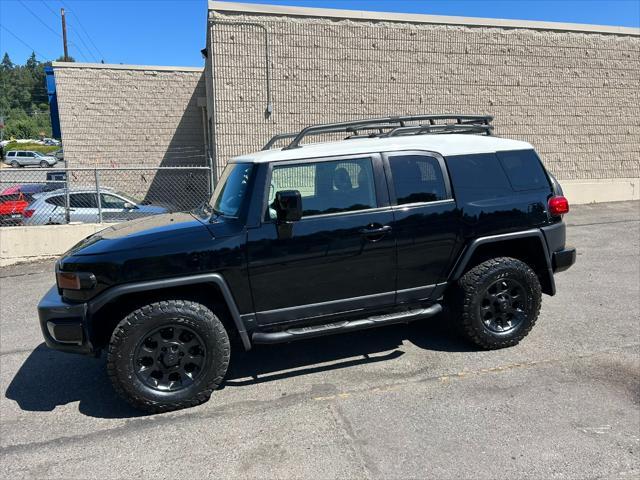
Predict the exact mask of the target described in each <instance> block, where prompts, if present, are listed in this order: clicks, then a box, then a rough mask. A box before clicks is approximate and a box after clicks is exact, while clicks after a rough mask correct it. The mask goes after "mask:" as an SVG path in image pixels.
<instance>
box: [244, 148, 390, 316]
mask: <svg viewBox="0 0 640 480" xmlns="http://www.w3.org/2000/svg"><path fill="white" fill-rule="evenodd" d="M268 178H269V179H270V180H267V185H269V187H270V188H268V193H267V195H266V196H267V197H268V198H265V199H264V207H263V215H264V216H263V220H262V222H261V225H260V226H259V227H257V228H251V229H249V231H248V258H249V276H250V281H251V287H252V293H253V298H254V305H255V309H256V317H257V321H258V323H260V324H272V323H278V322H285V321H292V320H302V319H310V318H316V317H323V316H328V315H331V314H336V313H344V312H354V313H355V312H359V311H362V310H366V309H372V308H377V307H380V306H383V305H389V304H393V303H394V300H395V263H396V260H395V232H394V231H393V229H392V228H391V227H390V224H391V222H392V221H393V214H392V212H391V208H390V207H389V203H388V194H387V191H386V185H385V184H384V174H383V169H382V163H381V158H380V156H379V155H377V154H375V155H359V156H349V157H339V158H332V159H323V160H317V161H311V160H302V161H297V162H282V163H281V162H278V163H276V164H274V165H272V166H271V171H270V173H269V174H268ZM280 190H299V191H300V193H301V196H302V208H303V217H302V219H301V220H299V221H297V222H293V223H292V224H289V225H282V224H278V223H277V222H276V219H275V210H273V208H272V202H273V199H274V197H275V194H276V192H277V191H280ZM287 229H288V230H287Z"/></svg>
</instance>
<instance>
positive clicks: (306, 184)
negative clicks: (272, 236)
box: [268, 157, 377, 220]
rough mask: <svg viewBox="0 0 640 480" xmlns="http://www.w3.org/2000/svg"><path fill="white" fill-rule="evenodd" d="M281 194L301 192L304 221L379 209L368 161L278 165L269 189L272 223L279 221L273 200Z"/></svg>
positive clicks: (346, 160) (269, 213)
mask: <svg viewBox="0 0 640 480" xmlns="http://www.w3.org/2000/svg"><path fill="white" fill-rule="evenodd" d="M280 190H298V191H299V192H300V195H301V197H302V210H303V212H302V215H303V216H304V217H311V216H314V215H325V214H329V213H340V212H350V211H357V210H365V209H368V208H375V207H376V206H377V201H376V191H375V186H374V180H373V166H372V163H371V158H368V157H367V158H354V159H345V160H336V161H328V162H304V163H300V164H293V165H292V164H289V165H275V166H274V167H273V173H272V175H271V185H270V188H269V211H268V217H269V218H270V219H272V220H273V219H275V218H276V213H275V210H274V208H273V200H274V199H275V194H276V192H278V191H280Z"/></svg>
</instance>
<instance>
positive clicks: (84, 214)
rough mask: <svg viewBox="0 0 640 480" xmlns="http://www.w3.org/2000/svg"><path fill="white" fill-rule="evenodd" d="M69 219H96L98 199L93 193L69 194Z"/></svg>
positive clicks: (85, 220)
mask: <svg viewBox="0 0 640 480" xmlns="http://www.w3.org/2000/svg"><path fill="white" fill-rule="evenodd" d="M69 220H70V221H71V222H83V223H93V222H97V221H98V200H97V197H96V194H95V193H90V192H87V193H72V194H70V195H69Z"/></svg>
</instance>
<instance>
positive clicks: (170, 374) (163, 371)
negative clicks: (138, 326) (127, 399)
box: [133, 323, 207, 392]
mask: <svg viewBox="0 0 640 480" xmlns="http://www.w3.org/2000/svg"><path fill="white" fill-rule="evenodd" d="M206 356H207V348H206V346H205V344H204V342H203V341H202V339H201V338H200V336H199V335H198V334H197V333H196V332H194V331H193V330H192V329H190V328H188V327H186V326H184V325H180V324H177V323H175V324H168V325H163V326H162V327H161V328H157V329H155V330H152V331H151V332H149V333H148V334H147V335H145V336H144V338H143V339H142V340H141V341H140V343H139V344H138V346H137V348H136V351H135V354H134V359H133V360H134V362H135V371H136V374H137V375H138V378H139V379H140V380H141V381H142V383H144V384H145V385H146V386H147V387H150V388H153V389H155V390H160V391H170V392H172V391H176V390H180V389H182V388H185V387H188V386H189V385H191V384H192V383H193V382H194V381H195V380H196V379H197V378H198V377H199V376H200V375H201V374H202V369H203V365H204V363H205V361H206Z"/></svg>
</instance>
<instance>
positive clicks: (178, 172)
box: [0, 166, 213, 226]
mask: <svg viewBox="0 0 640 480" xmlns="http://www.w3.org/2000/svg"><path fill="white" fill-rule="evenodd" d="M211 178H212V176H211V169H210V167H145V166H133V167H120V168H65V169H56V168H55V167H54V168H2V169H0V226H11V225H26V226H28V225H55V224H67V223H78V222H79V223H102V222H109V223H111V222H121V221H126V220H131V219H134V218H139V217H144V216H149V215H157V214H161V213H167V212H175V211H187V210H191V209H193V208H196V207H197V206H199V205H201V204H202V203H203V202H206V201H208V200H209V198H210V197H211V193H212V189H213V186H212V183H211Z"/></svg>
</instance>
